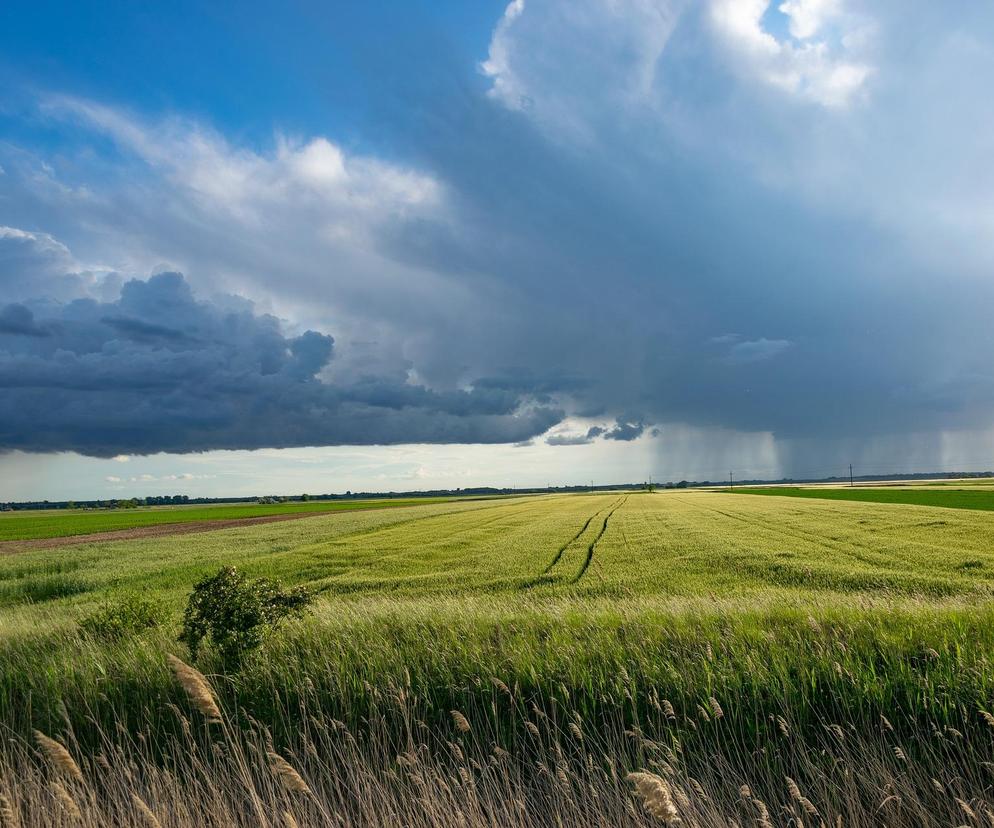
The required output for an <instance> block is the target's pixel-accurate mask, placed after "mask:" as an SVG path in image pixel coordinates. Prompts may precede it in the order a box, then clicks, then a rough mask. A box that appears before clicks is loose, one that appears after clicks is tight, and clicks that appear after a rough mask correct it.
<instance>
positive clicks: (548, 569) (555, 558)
mask: <svg viewBox="0 0 994 828" xmlns="http://www.w3.org/2000/svg"><path fill="white" fill-rule="evenodd" d="M618 503H619V501H615V504H614V505H615V506H617V504H618ZM610 508H611V507H610V506H605V507H604V508H603V509H598V510H597V511H596V512H594V513H593V514H592V515H591V516H590V517H588V518H587V521H586V523H584V524H583V526H582V527H581V529H580V531H579V532H577V533H576V534H575V535H573V537H571V538H570V539H569V540H568V541H566V543H564V544H563V545H562V546H560V547H559V549H557V550H556V554H555V555H553V557H552V560H551V561H549V565H548V566H547V567H546V568H545V569H543V570H542V574H543V575H548V574H549V572H551V571H552V569H553V568H554V567H555V565H556V564H557V563H559V561H560V560H562V557H563V554H564V553H565V552H566V550H567V549H569V548H570V547H571V546H572V545H573V544H574V543H576V542H577V541H578V540H579V539H580V538H581V537H583V533H584V532H586V531H587V529H589V528H590V524H591V523H593V520H594V518H595V517H597V516H598V515H599V514H600V513H601V512H603V511H604V510H605V509H610Z"/></svg>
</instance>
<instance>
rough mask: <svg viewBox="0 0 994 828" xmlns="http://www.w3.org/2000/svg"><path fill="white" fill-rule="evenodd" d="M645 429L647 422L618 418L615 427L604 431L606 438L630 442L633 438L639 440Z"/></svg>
mask: <svg viewBox="0 0 994 828" xmlns="http://www.w3.org/2000/svg"><path fill="white" fill-rule="evenodd" d="M644 431H645V423H641V422H629V421H627V420H618V422H617V423H615V425H614V428H611V429H608V430H607V431H606V432H604V439H605V440H621V441H622V442H625V443H628V442H631V441H632V440H637V439H638V438H639V437H641V436H642V432H644Z"/></svg>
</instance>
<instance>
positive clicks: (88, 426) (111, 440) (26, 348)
mask: <svg viewBox="0 0 994 828" xmlns="http://www.w3.org/2000/svg"><path fill="white" fill-rule="evenodd" d="M241 305H242V306H244V303H241ZM333 356H334V339H333V338H332V337H331V336H328V335H326V334H322V333H318V332H315V331H307V332H306V333H304V334H302V335H301V336H297V337H290V336H287V335H286V334H285V333H284V332H283V330H282V327H281V324H280V322H279V320H278V319H276V318H275V317H273V316H269V315H259V314H256V313H255V312H254V311H253V310H251V309H245V308H244V307H241V308H240V309H239V310H236V311H232V310H229V309H227V308H226V307H223V306H222V305H221V304H218V303H213V302H205V301H200V300H198V299H196V298H195V297H194V295H193V293H192V292H191V290H190V287H189V285H188V284H187V283H186V281H185V280H184V278H183V277H182V276H181V275H180V274H178V273H163V274H160V275H157V276H153V277H152V278H151V279H149V280H148V281H147V282H144V281H139V280H134V281H130V282H127V283H126V284H125V285H124V286H123V288H122V290H121V295H120V298H119V299H117V300H116V301H114V302H98V301H95V300H93V299H76V300H74V301H71V302H68V303H67V304H52V303H50V302H46V303H37V304H35V305H32V303H31V302H29V301H26V302H22V303H14V304H10V305H7V306H5V307H0V388H3V389H4V391H3V395H2V397H0V450H15V449H17V450H22V451H32V452H54V451H76V452H80V453H82V454H88V455H93V456H98V457H110V456H113V455H116V454H150V453H155V452H162V451H165V452H194V451H207V450H210V449H255V448H286V447H293V446H312V445H345V444H352V445H369V444H395V443H513V442H517V441H521V440H527V439H529V438H531V437H533V436H535V435H538V434H541V433H543V432H545V431H546V430H548V429H549V428H550V427H551V426H553V425H555V424H556V423H557V422H559V421H560V420H561V419H562V418H563V416H564V415H563V412H562V411H561V410H559V409H558V408H556V407H555V406H553V405H549V404H543V403H541V402H538V401H536V400H535V399H534V398H531V397H528V396H525V395H524V394H522V393H520V392H519V391H518V390H516V389H509V388H505V387H502V384H501V383H499V382H490V383H481V386H480V388H479V389H473V390H469V391H463V390H459V391H451V392H438V391H433V390H431V389H428V388H425V387H424V386H420V385H410V384H406V383H401V382H398V381H396V380H390V379H387V380H384V379H378V378H375V377H367V378H363V379H361V380H359V381H356V382H353V383H351V384H349V385H347V386H343V385H335V384H331V383H328V382H324V381H322V380H321V379H320V378H319V374H320V372H321V371H322V370H323V369H324V368H325V367H326V366H327V365H328V363H329V362H330V361H331V360H332V359H333Z"/></svg>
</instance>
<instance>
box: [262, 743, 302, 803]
mask: <svg viewBox="0 0 994 828" xmlns="http://www.w3.org/2000/svg"><path fill="white" fill-rule="evenodd" d="M266 758H267V759H268V760H269V767H270V769H271V770H272V772H273V776H275V777H276V778H277V779H279V781H280V782H281V783H282V784H283V787H284V788H286V789H287V790H288V791H293V792H294V793H305V794H309V793H310V792H311V788H310V786H309V785H308V784H307V783H306V782H305V781H304V777H302V776H301V775H300V774H299V773H297V770H296V768H294V766H293V765H291V764H290V763H289V762H287V760H286V759H284V758H283V757H282V756H280V755H279V754H278V753H275V752H273V751H268V752H267V753H266Z"/></svg>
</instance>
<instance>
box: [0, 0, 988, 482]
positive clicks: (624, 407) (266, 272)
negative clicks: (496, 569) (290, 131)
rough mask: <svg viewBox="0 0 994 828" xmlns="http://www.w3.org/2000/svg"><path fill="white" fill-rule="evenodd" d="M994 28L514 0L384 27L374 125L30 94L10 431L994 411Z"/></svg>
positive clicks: (17, 158)
mask: <svg viewBox="0 0 994 828" xmlns="http://www.w3.org/2000/svg"><path fill="white" fill-rule="evenodd" d="M992 32H994V12H992V11H991V10H990V9H989V8H988V7H984V6H981V5H978V4H969V3H965V2H963V3H960V2H954V3H952V4H948V5H944V6H943V8H942V9H941V10H940V9H938V8H936V9H920V10H918V13H916V15H908V14H907V13H906V8H905V6H904V4H902V3H898V2H896V0H894V1H893V2H891V0H886V1H885V2H881V3H873V4H869V3H858V2H855V0H783V2H774V3H770V2H764V0H742V2H738V1H737V2H730V0H708V2H704V3H690V2H680V0H617V1H616V2H610V3H605V2H597V1H596V0H573V2H569V3H566V2H555V0H544V2H542V1H541V0H514V2H512V3H510V4H509V5H508V6H507V7H506V9H505V11H504V13H503V15H502V16H501V17H500V18H499V19H498V20H495V21H493V31H492V36H491V39H490V42H489V45H488V47H487V49H486V51H485V53H484V54H477V55H474V56H472V59H465V56H462V55H461V56H459V57H458V58H456V57H454V56H453V53H452V51H451V50H446V49H444V48H435V47H436V46H437V44H434V43H432V42H431V41H430V40H429V39H423V38H422V37H421V35H423V33H418V34H419V36H418V37H417V38H412V40H411V42H401V43H397V44H395V45H396V47H397V48H395V49H388V50H383V54H378V56H377V57H376V60H377V61H379V62H378V63H377V64H376V65H375V66H373V67H370V71H369V72H368V77H366V78H365V81H366V90H367V91H368V99H369V105H368V111H367V112H366V113H365V115H364V118H365V119H366V120H365V121H364V123H363V124H362V125H361V126H363V127H364V128H365V130H366V132H367V133H368V134H375V135H376V136H378V139H379V146H380V147H381V148H382V147H387V148H388V149H389V152H387V151H386V150H383V151H381V152H376V151H373V150H371V149H368V148H365V149H361V150H359V149H351V148H347V147H345V145H344V144H343V143H342V142H340V141H337V140H335V139H334V138H333V137H331V136H327V135H323V134H320V133H319V132H318V133H315V134H313V135H309V136H305V137H295V136H287V135H283V134H277V135H276V136H275V137H274V138H273V140H272V142H271V143H267V144H263V145H258V144H252V143H251V142H248V141H245V140H239V139H238V138H236V137H232V136H231V135H224V134H222V133H221V132H220V131H218V130H217V129H216V128H215V127H212V126H211V125H209V124H204V123H202V122H199V121H196V120H192V119H189V118H184V117H182V116H178V115H176V114H175V113H164V114H161V115H158V116H156V115H151V116H150V115H138V114H135V113H133V112H129V111H127V110H126V109H124V108H121V107H116V106H113V105H110V104H108V103H106V102H94V101H91V100H83V99H79V98H72V97H65V96H48V97H45V98H43V99H42V100H40V101H38V102H37V104H36V106H35V108H34V110H33V116H32V117H33V118H35V119H36V123H35V124H34V128H35V129H37V130H39V131H42V132H44V140H41V139H38V140H37V141H35V142H32V140H30V137H31V136H30V135H29V136H28V137H26V138H24V139H23V140H19V141H17V142H10V143H7V144H4V145H2V146H0V165H2V168H3V171H4V172H3V174H2V175H0V194H2V196H3V197H2V198H0V224H6V225H8V227H7V228H6V229H2V230H0V287H2V289H3V294H2V295H3V298H2V300H0V302H2V304H3V307H0V371H2V383H3V387H4V394H3V399H2V402H0V406H3V409H2V419H0V435H2V439H0V447H2V448H23V449H26V450H35V451H52V450H60V449H75V450H78V451H82V452H86V453H94V454H99V455H113V454H118V453H122V452H128V453H131V452H150V451H157V450H169V451H191V450H201V449H205V448H219V447H231V448H237V447H245V448H251V447H258V446H283V445H286V446H289V445H306V444H310V443H334V444H338V443H378V442H387V443H394V442H418V441H424V442H460V441H475V442H508V443H518V442H522V441H526V440H529V439H531V438H533V437H536V436H538V435H541V434H545V433H546V432H547V431H548V429H550V428H554V430H553V431H551V432H549V433H548V434H547V435H546V439H545V440H544V443H545V444H548V445H551V446H575V445H586V444H589V443H591V442H593V441H596V442H597V443H598V444H599V445H600V446H608V447H610V446H614V447H620V444H621V443H622V442H624V441H632V440H639V439H645V436H646V435H647V434H652V433H653V430H654V429H655V428H661V429H662V430H663V435H664V436H665V435H666V434H667V433H668V430H669V433H674V434H679V435H684V436H686V440H687V441H690V440H691V437H694V439H696V438H698V437H699V438H700V440H701V442H702V446H701V450H702V451H710V450H711V445H717V444H718V443H715V442H714V440H711V444H709V439H710V438H708V437H707V435H708V434H717V435H724V436H723V437H722V439H721V440H720V441H718V442H720V444H721V445H722V446H729V447H734V450H736V451H743V452H744V453H746V454H748V452H747V451H745V450H744V449H742V443H741V441H740V440H739V438H738V437H736V436H735V435H742V434H756V435H760V437H757V438H756V439H757V440H759V441H760V443H761V449H762V450H761V451H759V452H758V453H759V454H761V455H762V456H764V457H766V456H767V455H769V454H770V453H771V452H772V451H773V449H771V443H770V441H771V440H772V441H774V443H775V448H776V449H777V451H776V452H774V453H776V454H777V457H778V461H777V462H778V463H780V464H781V468H782V470H783V471H785V472H787V473H790V472H791V471H792V469H798V468H800V467H802V466H804V467H810V466H817V465H820V464H821V463H822V462H823V460H824V458H834V457H836V456H837V455H838V453H839V451H840V447H845V451H846V453H847V454H848V455H849V456H850V457H852V456H853V455H856V458H855V459H858V456H859V455H860V454H861V453H862V454H865V456H867V457H873V458H875V462H878V463H883V462H884V460H883V459H881V455H879V454H878V453H876V451H875V449H873V448H872V447H873V446H891V447H893V448H892V450H889V451H890V454H892V455H893V456H894V459H895V461H897V460H899V459H900V457H901V456H902V455H903V454H905V452H906V446H907V445H908V444H909V442H918V443H921V444H929V445H939V444H940V443H941V439H940V438H939V437H938V436H937V435H940V434H943V433H946V432H957V431H963V432H964V433H965V432H966V431H970V430H973V431H976V432H977V433H986V431H985V430H986V429H988V428H990V426H991V425H992V422H991V421H992V419H994V418H992V416H991V414H990V412H991V410H992V407H991V406H992V403H994V373H992V369H991V367H990V359H989V354H990V348H991V345H992V340H991V326H990V324H989V319H988V316H989V308H990V307H992V306H994V286H992V283H991V281H990V278H989V274H990V269H991V267H994V242H992V239H994V219H992V213H991V209H990V198H991V193H992V192H994V172H992V170H994V168H992V167H991V165H990V164H989V163H988V161H989V155H990V146H989V144H990V139H989V137H988V136H990V135H991V134H994V104H992V103H991V98H990V96H989V95H988V94H987V91H986V87H985V79H986V78H988V77H990V75H991V73H992V71H994V51H992V49H991V47H990V45H989V43H990V37H989V35H990V34H991V33H992ZM398 37H401V39H402V36H398ZM412 57H415V58H416V59H417V65H418V66H419V71H418V72H411V71H410V66H411V58H412ZM28 131H29V132H30V130H28ZM388 155H389V158H388V157H387V156H388ZM162 271H182V272H183V273H184V274H185V280H180V279H179V277H176V276H169V277H166V276H156V277H153V278H152V279H148V274H150V273H159V272H162ZM135 277H138V280H137V281H135ZM191 289H192V292H191ZM218 293H223V294H238V295H240V296H244V297H247V298H248V299H249V300H251V302H252V303H254V305H250V304H238V303H236V302H234V300H232V299H230V298H228V299H213V298H208V297H213V296H214V295H215V294H218ZM142 296H144V297H145V298H144V299H141V300H139V297H142ZM195 297H199V298H195ZM277 318H279V319H284V320H291V321H290V322H287V323H281V322H278V321H276V320H277ZM308 329H310V332H308ZM315 331H326V332H330V333H331V334H333V335H334V343H333V344H332V342H331V340H330V338H328V336H327V334H325V333H315ZM573 423H582V424H583V425H582V426H574V425H573ZM687 435H690V436H687ZM729 435H731V436H729ZM922 435H932V438H930V439H925V440H924V442H923V438H922ZM681 439H683V437H681ZM729 450H732V449H729ZM687 453H688V454H689V453H690V450H689V449H687ZM992 459H994V458H992ZM715 465H718V466H719V467H720V466H722V465H724V464H723V461H722V460H720V459H715Z"/></svg>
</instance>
